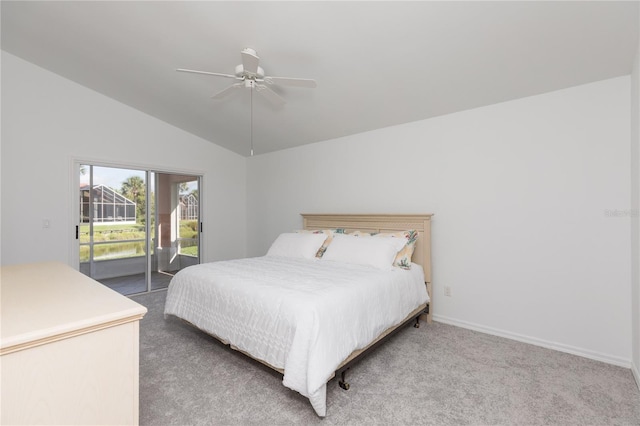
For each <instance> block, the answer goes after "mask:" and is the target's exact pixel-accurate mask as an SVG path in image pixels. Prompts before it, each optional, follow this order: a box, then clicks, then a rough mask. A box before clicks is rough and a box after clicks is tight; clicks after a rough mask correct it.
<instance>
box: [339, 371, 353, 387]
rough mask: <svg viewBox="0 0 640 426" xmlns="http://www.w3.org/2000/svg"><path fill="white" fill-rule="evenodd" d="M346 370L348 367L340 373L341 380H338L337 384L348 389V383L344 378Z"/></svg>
mask: <svg viewBox="0 0 640 426" xmlns="http://www.w3.org/2000/svg"><path fill="white" fill-rule="evenodd" d="M347 370H348V368H346V369H344V370H342V373H340V377H341V380H340V381H338V384H339V385H340V387H341V388H342V389H344V390H349V387H350V386H349V383H348V382H347V381H346V380H345V376H346V374H347Z"/></svg>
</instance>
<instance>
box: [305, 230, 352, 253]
mask: <svg viewBox="0 0 640 426" xmlns="http://www.w3.org/2000/svg"><path fill="white" fill-rule="evenodd" d="M296 232H302V233H305V234H325V235H326V236H327V239H326V240H324V243H323V244H322V246H320V248H319V249H318V252H317V253H316V257H318V258H320V257H322V255H323V254H324V252H325V251H327V247H329V244H331V241H332V240H333V235H334V234H344V233H345V230H344V229H343V228H336V229H300V230H298V231H296Z"/></svg>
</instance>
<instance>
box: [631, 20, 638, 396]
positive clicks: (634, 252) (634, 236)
mask: <svg viewBox="0 0 640 426" xmlns="http://www.w3.org/2000/svg"><path fill="white" fill-rule="evenodd" d="M638 19H639V20H640V11H639V12H638ZM631 212H632V214H631V316H632V320H631V345H632V362H633V366H632V370H633V375H634V377H635V379H636V384H637V385H638V387H640V35H639V36H638V49H637V52H636V57H635V61H634V63H633V70H632V73H631Z"/></svg>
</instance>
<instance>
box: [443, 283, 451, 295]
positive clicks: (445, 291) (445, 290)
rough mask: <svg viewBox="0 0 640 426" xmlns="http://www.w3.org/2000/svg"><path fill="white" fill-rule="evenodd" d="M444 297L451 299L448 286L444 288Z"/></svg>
mask: <svg viewBox="0 0 640 426" xmlns="http://www.w3.org/2000/svg"><path fill="white" fill-rule="evenodd" d="M444 295H445V296H449V297H451V287H449V286H448V285H445V286H444Z"/></svg>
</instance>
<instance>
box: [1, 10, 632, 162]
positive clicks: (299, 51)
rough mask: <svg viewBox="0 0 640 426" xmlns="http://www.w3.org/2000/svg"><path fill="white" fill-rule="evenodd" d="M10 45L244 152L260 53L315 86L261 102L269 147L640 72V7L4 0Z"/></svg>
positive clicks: (257, 134)
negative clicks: (277, 102)
mask: <svg viewBox="0 0 640 426" xmlns="http://www.w3.org/2000/svg"><path fill="white" fill-rule="evenodd" d="M1 8H2V9H1V14H2V27H1V37H2V39H1V40H2V49H3V50H5V51H7V52H9V53H11V54H13V55H16V56H18V57H21V58H23V59H25V60H27V61H30V62H32V63H34V64H36V65H38V66H41V67H43V68H46V69H48V70H51V71H52V72H54V73H57V74H59V75H61V76H63V77H65V78H68V79H70V80H73V81H75V82H77V83H79V84H81V85H83V86H86V87H88V88H90V89H92V90H95V91H97V92H99V93H102V94H104V95H106V96H108V97H111V98H113V99H116V100H118V101H120V102H122V103H124V104H127V105H129V106H131V107H133V108H136V109H138V110H140V111H143V112H145V113H147V114H149V115H152V116H154V117H157V118H158V119H160V120H163V121H165V122H167V123H170V124H172V125H174V126H177V127H179V128H181V129H184V130H186V131H188V132H190V133H193V134H195V135H197V136H200V137H202V138H204V139H206V140H209V141H211V142H212V143H215V144H218V145H220V146H223V147H225V148H228V149H230V150H232V151H235V152H237V153H239V154H241V155H248V154H249V150H250V120H251V117H250V115H251V114H250V112H251V108H250V99H251V96H250V93H251V91H250V90H249V89H242V90H235V91H234V92H233V93H231V94H230V95H229V96H227V97H226V98H224V99H221V100H218V99H212V98H211V96H212V95H213V94H215V93H217V92H219V91H221V90H223V89H225V88H226V87H228V86H229V85H230V84H232V83H234V81H233V80H231V79H227V78H221V77H214V76H209V75H199V74H187V73H180V72H176V71H175V70H176V69H177V68H189V69H198V70H205V71H212V72H218V73H224V74H233V73H234V69H235V66H236V65H237V64H239V63H240V62H241V57H240V51H241V50H242V49H243V48H246V47H250V48H253V49H255V50H256V51H257V53H258V56H259V57H260V66H261V67H262V68H263V69H264V70H265V73H266V74H267V75H274V76H282V77H302V78H312V79H315V80H316V81H317V88H315V89H308V88H297V87H285V86H282V87H275V86H274V87H273V90H274V91H275V92H276V93H277V94H279V95H280V96H282V97H283V98H284V99H286V101H287V103H286V104H285V105H283V106H281V107H274V106H273V105H272V104H270V103H269V102H268V101H267V100H266V99H265V98H264V97H262V96H260V95H259V94H254V96H253V141H254V142H253V143H254V145H255V153H256V154H262V153H267V152H271V151H275V150H280V149H286V148H289V147H294V146H298V145H303V144H308V143H313V142H318V141H322V140H327V139H333V138H337V137H341V136H345V135H350V134H355V133H360V132H365V131H369V130H374V129H377V128H382V127H387V126H392V125H396V124H401V123H406V122H411V121H416V120H422V119H426V118H429V117H434V116H438V115H443V114H449V113H453V112H456V111H461V110H465V109H469V108H475V107H480V106H485V105H489V104H493V103H497V102H502V101H506V100H510V99H516V98H520V97H524V96H530V95H535V94H540V93H545V92H549V91H553V90H558V89H562V88H566V87H571V86H575V85H580V84H584V83H589V82H593V81H597V80H602V79H607V78H612V77H617V76H621V75H626V74H629V73H630V72H631V67H632V63H633V59H634V54H635V52H636V45H637V40H638V2H611V1H609V2H606V1H605V2H590V1H587V2H581V1H568V2H552V1H540V2H505V1H498V2H482V1H471V2H459V1H450V2H448V1H443V2H416V1H413V2H395V1H393V2H392V1H388V2H270V1H259V2H241V1H240V2H239V1H234V2H217V1H215V2H207V1H196V2H181V1H173V2H152V1H141V2H136V1H123V2H115V1H114V2H99V1H96V2H94V1H87V2H84V1H82V2H79V1H70V2H64V1H62V2H48V1H45V2H23V1H19V2H11V1H2V3H1Z"/></svg>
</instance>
